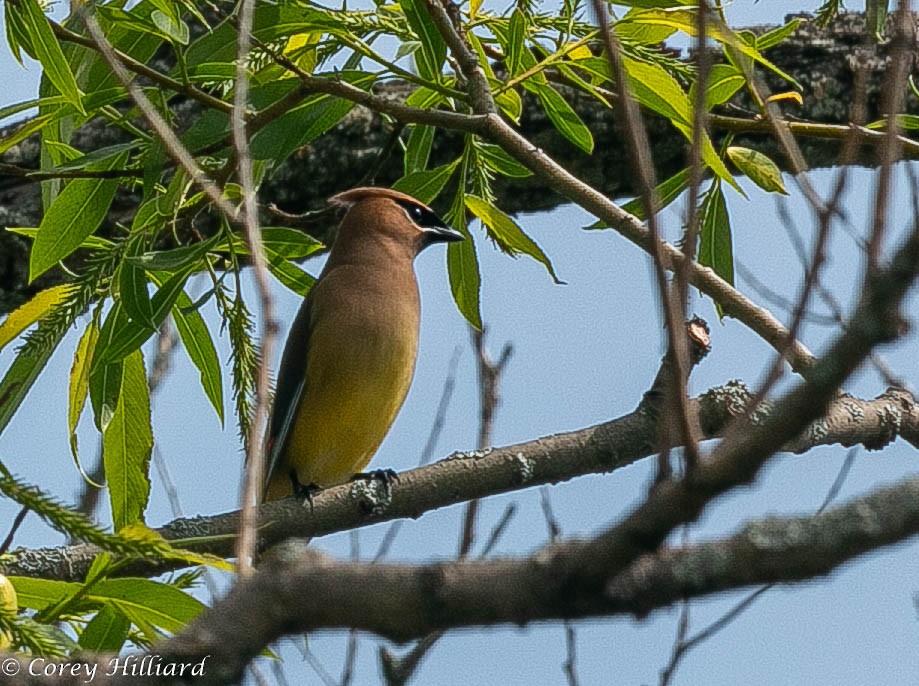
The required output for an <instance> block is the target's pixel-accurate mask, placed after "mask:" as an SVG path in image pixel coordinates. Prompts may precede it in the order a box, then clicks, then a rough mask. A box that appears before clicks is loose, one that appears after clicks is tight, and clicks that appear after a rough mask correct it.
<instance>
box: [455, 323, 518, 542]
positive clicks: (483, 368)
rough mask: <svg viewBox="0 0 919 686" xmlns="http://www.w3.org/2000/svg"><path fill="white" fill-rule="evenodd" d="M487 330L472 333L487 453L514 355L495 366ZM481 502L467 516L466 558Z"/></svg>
mask: <svg viewBox="0 0 919 686" xmlns="http://www.w3.org/2000/svg"><path fill="white" fill-rule="evenodd" d="M484 337H485V329H484V327H483V328H482V330H481V331H479V330H477V329H472V345H473V348H474V349H475V353H476V369H477V370H478V379H479V404H480V407H481V409H480V411H479V438H478V443H477V444H478V449H479V450H485V449H486V448H488V447H489V446H491V445H492V430H493V428H494V420H495V410H496V409H497V408H498V403H499V402H500V395H499V393H498V385H499V384H500V382H501V374H502V372H503V371H504V367H505V366H506V365H507V363H508V361H509V360H510V357H511V355H512V354H513V350H514V349H513V346H511V344H510V343H505V344H504V348H503V349H502V350H501V355H500V356H499V357H498V361H497V362H492V361H491V357H490V356H489V355H488V350H487V349H486V348H485V341H484ZM478 511H479V501H478V500H471V501H470V502H469V504H468V505H466V512H465V514H464V515H463V532H462V536H461V537H460V546H459V556H460V557H461V558H462V557H466V556H467V555H468V554H469V551H470V550H471V549H472V545H473V543H474V541H475V521H476V517H477V516H478Z"/></svg>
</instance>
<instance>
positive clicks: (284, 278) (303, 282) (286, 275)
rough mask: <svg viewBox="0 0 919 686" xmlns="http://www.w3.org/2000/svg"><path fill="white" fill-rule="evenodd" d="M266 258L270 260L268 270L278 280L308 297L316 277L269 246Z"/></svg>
mask: <svg viewBox="0 0 919 686" xmlns="http://www.w3.org/2000/svg"><path fill="white" fill-rule="evenodd" d="M265 259H266V260H267V262H268V271H270V272H271V273H272V274H273V275H274V277H275V278H276V279H277V280H278V281H280V282H281V283H282V284H284V285H285V286H287V287H288V288H289V289H290V290H292V291H293V292H294V293H297V294H298V295H302V296H303V297H306V295H307V294H308V293H309V292H310V289H311V288H312V287H313V283H315V281H316V279H314V278H313V277H312V276H311V275H310V274H309V273H307V272H305V271H303V270H302V269H300V267H298V266H297V265H295V264H293V263H292V262H290V261H289V260H287V259H286V258H284V257H282V256H280V255H279V254H277V253H276V252H274V251H273V250H272V249H271V248H269V247H267V246H266V247H265Z"/></svg>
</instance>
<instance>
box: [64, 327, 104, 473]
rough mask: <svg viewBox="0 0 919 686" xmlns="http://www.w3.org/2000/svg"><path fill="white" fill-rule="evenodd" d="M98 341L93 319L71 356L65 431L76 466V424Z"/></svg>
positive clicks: (81, 409)
mask: <svg viewBox="0 0 919 686" xmlns="http://www.w3.org/2000/svg"><path fill="white" fill-rule="evenodd" d="M98 340H99V326H98V325H97V324H96V321H95V319H93V320H92V321H90V323H89V324H88V325H87V326H86V330H85V331H84V332H83V335H82V336H81V337H80V342H79V343H78V344H77V350H76V352H75V353H74V355H73V365H72V366H71V367H70V385H69V388H68V392H67V431H68V434H69V435H70V453H71V454H72V455H73V459H74V461H76V463H77V465H79V463H80V462H79V453H78V452H77V424H79V422H80V415H82V414H83V407H84V406H85V405H86V395H87V393H88V392H89V372H90V370H91V369H92V357H93V352H94V351H95V349H96V342H97V341H98ZM81 471H82V470H81Z"/></svg>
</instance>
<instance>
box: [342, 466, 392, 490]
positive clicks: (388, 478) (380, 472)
mask: <svg viewBox="0 0 919 686" xmlns="http://www.w3.org/2000/svg"><path fill="white" fill-rule="evenodd" d="M350 480H351V481H381V482H382V483H383V485H384V486H385V487H386V488H392V485H393V484H394V483H396V482H398V481H399V475H398V474H397V473H396V470H394V469H374V470H373V471H371V472H358V473H357V474H355V475H354V476H352V477H351V479H350Z"/></svg>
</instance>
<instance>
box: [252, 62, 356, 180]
mask: <svg viewBox="0 0 919 686" xmlns="http://www.w3.org/2000/svg"><path fill="white" fill-rule="evenodd" d="M341 78H342V79H343V80H345V81H348V82H349V83H352V85H356V86H358V87H363V86H365V85H369V84H370V83H372V82H373V78H374V77H373V75H368V74H361V73H358V74H354V73H352V74H350V75H345V74H343V75H342V77H341ZM352 107H354V103H353V102H351V101H349V100H342V99H341V98H336V97H332V96H331V95H316V96H313V97H311V98H309V99H308V100H307V101H306V102H305V103H303V104H302V105H300V106H298V107H295V108H293V109H291V110H290V111H288V112H285V113H284V114H283V115H281V116H280V117H278V118H277V119H275V120H274V121H273V122H271V123H270V124H268V125H267V126H265V128H263V129H262V130H261V131H259V132H258V133H256V134H255V135H254V136H253V137H252V142H251V143H250V146H249V150H250V152H251V154H252V158H253V159H255V160H277V161H279V162H280V161H282V160H285V159H287V157H289V156H290V155H291V153H293V152H294V151H295V150H297V149H298V148H302V147H303V146H304V145H307V144H308V143H309V142H310V141H312V140H314V139H316V138H318V137H319V136H321V135H322V134H324V133H325V132H327V131H328V130H329V129H331V128H332V127H333V126H335V125H336V124H337V123H338V122H340V121H341V120H342V119H343V118H344V116H345V115H346V114H348V112H350V111H351V108H352Z"/></svg>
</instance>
